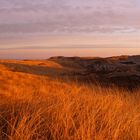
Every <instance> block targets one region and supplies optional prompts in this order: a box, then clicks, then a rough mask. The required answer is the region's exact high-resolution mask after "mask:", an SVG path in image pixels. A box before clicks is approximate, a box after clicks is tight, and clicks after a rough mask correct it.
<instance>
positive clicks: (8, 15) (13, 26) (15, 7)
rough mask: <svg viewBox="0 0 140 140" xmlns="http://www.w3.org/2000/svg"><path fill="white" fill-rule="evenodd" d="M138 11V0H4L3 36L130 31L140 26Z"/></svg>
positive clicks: (0, 28)
mask: <svg viewBox="0 0 140 140" xmlns="http://www.w3.org/2000/svg"><path fill="white" fill-rule="evenodd" d="M139 14H140V3H139V2H138V0H123V1H122V0H117V1H116V0H76V1H75V0H41V1H38V0H34V1H32V0H24V1H22V0H1V1H0V19H1V20H0V37H1V36H6V35H7V34H10V35H11V36H12V35H16V34H17V36H18V34H22V35H23V36H26V35H29V34H36V35H38V34H40V33H43V34H46V35H53V34H54V35H55V34H68V35H69V34H70V35H71V34H78V33H79V34H80V33H83V34H91V33H97V32H98V33H118V32H119V33H121V32H122V33H124V32H125V33H131V32H137V30H139V29H140V17H139Z"/></svg>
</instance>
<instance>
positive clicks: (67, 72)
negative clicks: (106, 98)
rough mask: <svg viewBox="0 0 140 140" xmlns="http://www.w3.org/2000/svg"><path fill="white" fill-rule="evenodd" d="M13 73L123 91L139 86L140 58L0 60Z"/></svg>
mask: <svg viewBox="0 0 140 140" xmlns="http://www.w3.org/2000/svg"><path fill="white" fill-rule="evenodd" d="M0 65H1V66H3V67H5V69H8V70H10V71H13V72H22V73H28V74H32V75H39V76H45V77H48V78H50V79H60V80H67V79H68V80H71V81H75V80H77V81H78V83H84V84H89V83H90V84H96V83H98V84H100V85H102V86H105V87H108V86H109V87H110V86H118V87H119V88H120V87H122V88H125V89H130V90H133V89H136V88H139V87H140V56H120V57H110V58H80V57H61V56H60V57H52V58H50V59H48V60H32V61H31V60H23V61H20V60H17V61H16V60H13V61H12V60H11V61H8V60H7V61H6V60H5V61H2V60H1V61H0Z"/></svg>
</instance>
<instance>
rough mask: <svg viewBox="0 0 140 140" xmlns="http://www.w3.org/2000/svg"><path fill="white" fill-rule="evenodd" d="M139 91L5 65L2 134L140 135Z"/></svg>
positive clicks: (99, 138) (64, 137)
mask: <svg viewBox="0 0 140 140" xmlns="http://www.w3.org/2000/svg"><path fill="white" fill-rule="evenodd" d="M30 65H31V64H30ZM57 67H58V66H57ZM139 92H140V91H137V92H135V93H133V94H129V93H128V92H127V91H121V90H119V89H117V88H114V89H105V88H101V87H97V86H96V87H95V86H92V87H87V86H84V85H83V86H79V85H78V83H77V84H75V83H73V82H71V83H69V84H68V83H64V82H60V81H59V80H50V79H49V78H48V77H47V76H40V75H32V74H29V73H22V72H16V71H15V70H14V72H13V71H11V70H9V69H8V68H7V67H5V66H3V65H1V66H0V139H2V140H3V139H5V138H7V139H8V140H40V139H41V140H46V139H48V140H51V139H53V140H94V139H95V140H109V139H113V140H121V139H122V140H129V139H130V140H132V139H134V140H137V139H140V110H139V108H140V100H139Z"/></svg>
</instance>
